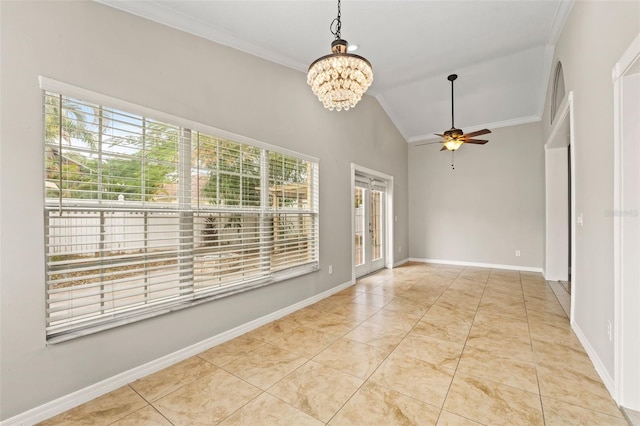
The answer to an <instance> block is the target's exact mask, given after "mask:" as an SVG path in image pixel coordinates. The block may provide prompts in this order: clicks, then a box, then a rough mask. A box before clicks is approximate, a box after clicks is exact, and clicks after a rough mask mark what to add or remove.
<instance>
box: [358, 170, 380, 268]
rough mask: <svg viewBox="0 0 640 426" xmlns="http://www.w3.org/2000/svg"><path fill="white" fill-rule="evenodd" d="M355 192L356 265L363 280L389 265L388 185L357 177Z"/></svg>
mask: <svg viewBox="0 0 640 426" xmlns="http://www.w3.org/2000/svg"><path fill="white" fill-rule="evenodd" d="M354 191H355V192H354V200H355V206H354V218H353V219H354V228H353V229H354V235H353V238H354V262H355V271H356V277H361V276H363V275H367V274H370V273H372V272H375V271H377V270H379V269H382V268H384V265H385V253H386V247H385V244H386V242H385V229H384V226H385V223H386V218H385V211H386V208H385V205H384V203H385V200H386V198H387V197H386V182H382V181H377V180H375V179H371V178H368V177H364V176H360V175H356V181H355V188H354Z"/></svg>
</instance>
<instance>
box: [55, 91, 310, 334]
mask: <svg viewBox="0 0 640 426" xmlns="http://www.w3.org/2000/svg"><path fill="white" fill-rule="evenodd" d="M96 97H97V98H99V97H100V95H96ZM43 106H44V117H43V123H44V152H45V170H44V172H45V185H44V186H45V188H44V192H45V204H44V205H45V254H46V286H47V291H46V295H47V296H46V297H47V311H46V318H47V325H46V332H47V337H48V338H49V339H50V340H51V341H56V340H65V339H67V338H70V337H74V336H76V335H81V334H85V333H89V332H92V331H94V330H99V329H103V328H108V327H112V326H116V325H120V324H123V323H126V322H130V321H135V320H136V319H139V318H147V317H149V316H150V315H155V314H159V313H162V312H167V311H170V310H174V309H179V308H183V307H186V306H190V305H192V304H194V303H200V302H201V301H204V300H209V299H212V298H216V297H222V296H224V295H227V294H232V293H235V292H237V291H243V290H246V289H247V288H252V287H254V286H258V285H265V284H268V283H270V282H274V281H277V280H279V279H281V278H283V277H288V276H291V275H292V272H293V275H295V274H299V273H306V272H308V271H311V270H316V269H317V268H318V252H319V245H318V238H319V233H318V210H319V205H318V182H319V181H318V173H319V167H318V162H317V160H316V161H314V160H312V159H310V158H309V157H306V156H303V155H299V156H298V155H296V154H295V153H291V152H290V151H284V150H282V151H279V150H278V149H277V148H275V147H271V146H267V145H266V144H262V143H260V144H251V143H246V142H244V141H242V142H241V141H236V140H233V138H230V137H229V134H228V133H226V132H219V133H221V134H223V136H218V135H216V131H215V129H211V130H212V131H210V132H205V131H202V129H203V128H204V126H199V128H198V129H197V130H196V129H194V128H187V127H184V125H181V124H183V123H181V122H180V119H176V120H175V123H172V122H171V120H170V118H171V117H169V120H167V119H166V115H164V117H163V118H165V119H164V120H162V121H160V120H157V119H154V118H152V117H151V115H149V116H147V115H141V114H139V113H138V112H137V111H134V112H128V111H125V110H123V109H120V108H113V107H110V106H107V105H103V104H102V103H100V102H99V101H98V102H96V101H95V100H93V102H92V101H90V100H81V99H78V98H76V97H71V96H65V95H63V94H59V93H55V92H52V91H47V90H44V91H43ZM193 127H196V126H193ZM238 139H240V140H243V139H246V138H242V137H238Z"/></svg>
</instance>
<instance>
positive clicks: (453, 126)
mask: <svg viewBox="0 0 640 426" xmlns="http://www.w3.org/2000/svg"><path fill="white" fill-rule="evenodd" d="M456 78H458V74H451V75H449V77H447V80H449V81H450V82H451V128H452V129H455V128H456V126H455V124H454V119H453V118H454V115H453V111H454V110H453V99H454V98H453V82H454V81H455V79H456Z"/></svg>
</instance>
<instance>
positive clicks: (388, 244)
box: [349, 163, 394, 283]
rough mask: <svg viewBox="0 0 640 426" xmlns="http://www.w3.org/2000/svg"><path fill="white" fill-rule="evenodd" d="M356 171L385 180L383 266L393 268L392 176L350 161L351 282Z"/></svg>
mask: <svg viewBox="0 0 640 426" xmlns="http://www.w3.org/2000/svg"><path fill="white" fill-rule="evenodd" d="M356 172H358V173H359V174H364V175H368V176H371V177H373V178H375V179H379V180H383V181H385V182H387V191H386V198H385V200H384V201H385V202H384V204H385V219H384V228H385V245H384V267H385V268H388V269H392V268H393V247H394V242H393V223H394V216H393V176H391V175H388V174H385V173H382V172H378V171H376V170H373V169H369V168H367V167H364V166H360V165H358V164H356V163H351V175H350V187H351V196H350V199H351V208H350V209H349V210H350V212H351V235H350V237H349V238H350V239H351V282H353V283H355V282H356V267H355V261H356V259H355V241H354V239H353V235H354V233H355V229H356V224H355V219H354V216H355V203H356V200H355V189H356Z"/></svg>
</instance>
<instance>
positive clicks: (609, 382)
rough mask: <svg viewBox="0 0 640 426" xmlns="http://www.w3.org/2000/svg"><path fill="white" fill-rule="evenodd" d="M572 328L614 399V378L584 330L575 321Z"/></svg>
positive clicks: (572, 322)
mask: <svg viewBox="0 0 640 426" xmlns="http://www.w3.org/2000/svg"><path fill="white" fill-rule="evenodd" d="M571 328H573V331H574V333H576V336H577V337H578V340H580V343H582V346H583V347H584V350H585V352H587V355H588V356H589V359H590V360H591V362H592V363H593V366H594V367H595V369H596V371H597V372H598V375H599V376H600V378H601V379H602V382H603V383H604V385H605V387H606V388H607V390H608V391H609V393H610V394H611V397H612V398H613V395H615V393H614V389H615V388H614V385H613V383H614V382H613V377H611V375H610V374H609V372H608V371H607V369H606V368H605V366H604V364H603V363H602V361H601V360H600V357H599V356H598V354H597V352H596V351H595V349H593V346H591V344H590V343H589V340H588V339H587V337H586V336H585V335H584V333H583V332H582V330H581V329H580V327H579V326H578V324H577V323H576V322H575V321H571Z"/></svg>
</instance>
